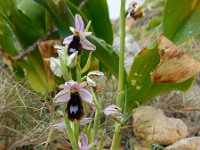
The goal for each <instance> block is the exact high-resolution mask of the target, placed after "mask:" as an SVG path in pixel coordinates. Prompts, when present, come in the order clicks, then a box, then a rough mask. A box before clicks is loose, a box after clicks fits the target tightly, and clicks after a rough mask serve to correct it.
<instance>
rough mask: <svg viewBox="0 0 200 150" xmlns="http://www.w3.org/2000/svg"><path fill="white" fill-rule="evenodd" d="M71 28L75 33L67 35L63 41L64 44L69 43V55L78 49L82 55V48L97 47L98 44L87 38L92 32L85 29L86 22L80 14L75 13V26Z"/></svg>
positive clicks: (90, 48)
mask: <svg viewBox="0 0 200 150" xmlns="http://www.w3.org/2000/svg"><path fill="white" fill-rule="evenodd" d="M70 30H71V31H72V33H73V35H70V36H68V37H66V38H65V39H64V41H63V44H65V45H68V54H69V55H71V54H72V53H74V52H76V51H78V54H79V55H80V54H81V52H82V48H84V49H86V50H91V51H94V50H95V49H96V46H95V45H93V44H92V43H90V42H89V41H88V40H87V39H86V36H89V35H91V34H92V32H86V31H84V22H83V19H82V17H81V16H80V15H79V14H76V15H75V28H73V27H70Z"/></svg>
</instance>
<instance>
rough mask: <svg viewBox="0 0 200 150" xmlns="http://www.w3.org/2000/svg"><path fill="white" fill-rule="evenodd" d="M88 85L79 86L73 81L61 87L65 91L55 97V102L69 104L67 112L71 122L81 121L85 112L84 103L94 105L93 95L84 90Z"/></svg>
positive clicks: (84, 83) (83, 83)
mask: <svg viewBox="0 0 200 150" xmlns="http://www.w3.org/2000/svg"><path fill="white" fill-rule="evenodd" d="M86 85H87V83H86V82H82V83H80V84H79V83H78V82H76V81H73V80H71V81H68V82H66V83H65V84H62V85H60V86H59V87H60V88H62V89H63V90H62V91H60V92H59V93H58V94H57V95H56V96H55V98H54V102H55V103H59V102H67V103H68V104H67V108H66V110H65V112H66V113H67V114H68V119H69V120H71V121H74V120H80V119H81V118H82V117H83V114H84V110H83V106H82V101H85V102H87V103H91V104H93V102H92V95H91V94H90V92H89V91H88V90H86V89H85V88H84V87H85V86H86Z"/></svg>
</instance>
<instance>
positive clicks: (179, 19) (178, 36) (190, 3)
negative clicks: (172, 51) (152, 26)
mask: <svg viewBox="0 0 200 150" xmlns="http://www.w3.org/2000/svg"><path fill="white" fill-rule="evenodd" d="M199 22H200V1H199V0H168V1H167V3H166V6H165V9H164V19H163V33H164V35H165V36H166V37H167V38H168V39H170V40H171V41H173V42H174V43H182V42H184V41H186V40H187V39H189V38H190V37H191V36H194V35H199V33H200V28H199Z"/></svg>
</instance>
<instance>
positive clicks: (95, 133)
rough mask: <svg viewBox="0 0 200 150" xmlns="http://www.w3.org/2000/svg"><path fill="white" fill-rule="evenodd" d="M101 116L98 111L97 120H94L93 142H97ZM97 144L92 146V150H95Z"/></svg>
mask: <svg viewBox="0 0 200 150" xmlns="http://www.w3.org/2000/svg"><path fill="white" fill-rule="evenodd" d="M100 116H101V113H100V112H99V111H98V110H96V113H95V118H94V124H93V134H92V141H91V143H92V142H95V140H96V135H97V129H98V125H99V121H100ZM94 146H95V144H94V145H93V146H92V150H95V147H94Z"/></svg>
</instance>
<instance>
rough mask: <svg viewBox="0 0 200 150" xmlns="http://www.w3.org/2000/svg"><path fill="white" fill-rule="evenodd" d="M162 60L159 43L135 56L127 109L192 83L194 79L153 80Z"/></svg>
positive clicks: (130, 77) (129, 82) (184, 87)
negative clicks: (152, 74) (152, 76)
mask: <svg viewBox="0 0 200 150" xmlns="http://www.w3.org/2000/svg"><path fill="white" fill-rule="evenodd" d="M159 62H160V56H159V53H158V50H157V44H156V43H154V45H153V46H152V47H151V48H144V49H143V50H141V52H139V53H138V54H137V56H135V59H134V61H133V63H132V66H131V69H130V72H129V75H128V85H129V87H128V90H127V103H126V109H130V108H133V107H136V106H137V104H138V103H139V104H142V103H143V102H145V101H148V100H150V99H151V98H153V97H155V96H158V95H161V94H163V93H166V92H168V91H171V90H180V91H186V90H187V89H188V88H189V87H190V85H191V84H192V79H189V80H187V81H184V82H181V83H178V84H169V83H163V84H159V83H158V84H155V83H153V82H152V81H151V76H150V75H151V72H152V71H153V70H154V69H155V67H156V66H157V65H158V64H159Z"/></svg>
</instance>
